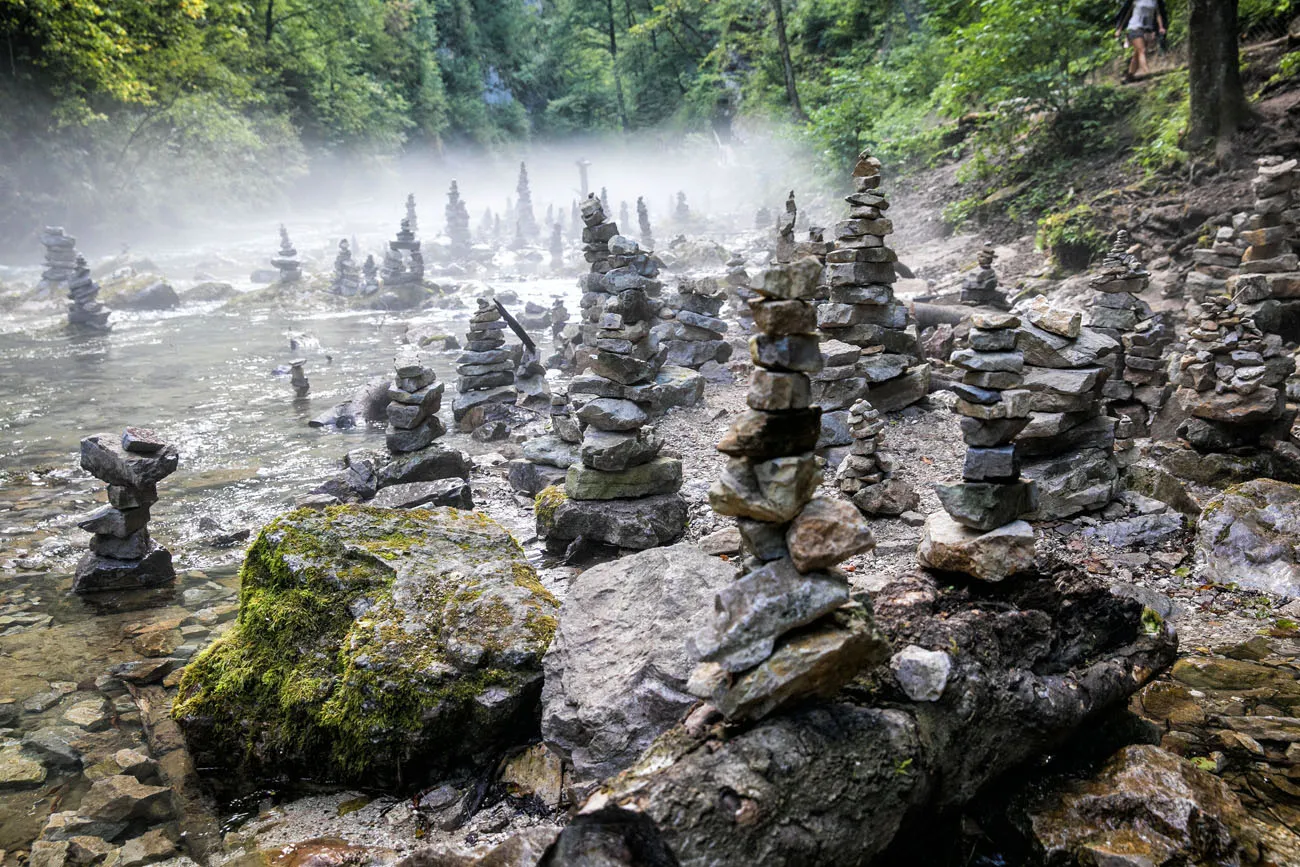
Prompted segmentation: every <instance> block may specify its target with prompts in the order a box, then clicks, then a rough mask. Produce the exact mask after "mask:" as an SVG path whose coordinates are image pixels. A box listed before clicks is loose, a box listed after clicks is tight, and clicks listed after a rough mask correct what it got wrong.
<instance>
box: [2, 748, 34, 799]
mask: <svg viewBox="0 0 1300 867" xmlns="http://www.w3.org/2000/svg"><path fill="white" fill-rule="evenodd" d="M43 782H45V766H44V765H42V764H41V763H40V762H39V761H37V760H36V759H34V758H32V757H31V756H30V755H27V754H25V753H24V752H23V748H22V747H21V746H19V745H18V744H11V745H10V746H7V747H4V748H3V749H0V791H5V790H9V789H27V788H31V787H33V786H39V785H40V784H41V783H43Z"/></svg>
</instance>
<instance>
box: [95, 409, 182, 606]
mask: <svg viewBox="0 0 1300 867" xmlns="http://www.w3.org/2000/svg"><path fill="white" fill-rule="evenodd" d="M179 463H180V455H179V454H178V453H177V451H176V447H175V446H173V445H169V444H168V443H165V442H163V441H162V440H161V439H159V438H158V436H157V435H156V434H154V433H153V431H149V430H144V429H142V428H127V429H126V431H125V432H124V433H122V435H121V436H120V437H119V436H114V435H112V434H106V433H100V434H94V435H93V436H88V437H86V438H85V439H83V440H82V441H81V468H82V469H83V470H85V471H86V472H88V473H90V474H91V475H92V476H94V477H95V478H97V479H99V480H100V481H103V482H107V483H108V505H107V506H101V507H99V508H98V509H96V510H95V511H93V512H91V513H90V514H88V515H85V516H84V517H82V519H81V520H80V521H78V522H77V526H79V527H80V528H81V529H83V530H86V531H88V532H90V533H93V534H94V535H93V536H92V537H91V540H90V553H88V554H86V555H85V556H84V557H82V558H81V561H80V562H79V563H77V572H76V577H75V578H74V579H73V582H72V592H74V593H94V592H97V591H100V590H130V589H136V588H140V587H157V586H160V585H163V584H170V583H171V582H172V581H174V580H175V578H176V572H175V570H174V569H173V568H172V555H171V552H169V551H168V550H167V549H166V548H163V547H162V546H161V545H159V544H158V543H156V542H154V541H153V540H152V539H151V538H150V537H149V529H148V524H149V507H150V506H152V505H153V504H154V503H156V502H158V483H159V482H160V481H162V480H163V479H165V478H166V477H167V476H170V475H171V474H172V473H174V472H176V467H177V465H178V464H179Z"/></svg>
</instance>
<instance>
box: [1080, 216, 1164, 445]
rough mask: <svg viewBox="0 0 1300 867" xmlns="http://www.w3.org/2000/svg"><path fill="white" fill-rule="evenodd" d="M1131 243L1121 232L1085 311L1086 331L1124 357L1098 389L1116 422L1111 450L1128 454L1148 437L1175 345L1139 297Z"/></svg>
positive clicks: (1145, 280) (1142, 276) (1141, 280)
mask: <svg viewBox="0 0 1300 867" xmlns="http://www.w3.org/2000/svg"><path fill="white" fill-rule="evenodd" d="M1130 245H1131V239H1130V238H1129V235H1128V232H1125V231H1124V230H1123V229H1120V230H1119V231H1118V232H1116V233H1115V242H1114V244H1112V245H1111V249H1110V253H1109V254H1107V256H1106V258H1105V259H1104V260H1103V261H1102V264H1101V271H1100V273H1098V274H1097V276H1095V277H1094V278H1093V279H1092V281H1091V286H1092V288H1093V289H1095V290H1097V294H1096V295H1094V296H1093V299H1092V304H1091V306H1090V307H1089V311H1088V325H1089V327H1091V328H1094V329H1096V330H1097V331H1100V332H1101V333H1102V334H1105V335H1106V336H1107V337H1110V338H1111V339H1113V340H1117V341H1119V342H1120V345H1121V346H1122V347H1123V352H1121V353H1116V354H1115V355H1114V356H1112V358H1113V364H1114V367H1113V368H1112V370H1111V372H1110V376H1109V377H1108V378H1107V380H1106V383H1105V385H1104V386H1103V387H1102V394H1103V395H1104V396H1105V397H1106V398H1107V399H1108V400H1109V402H1110V405H1109V410H1110V412H1111V414H1112V415H1114V416H1116V417H1117V418H1118V419H1119V424H1118V426H1117V428H1116V442H1115V447H1116V449H1117V450H1119V451H1128V450H1130V449H1132V447H1133V441H1134V439H1135V438H1137V437H1144V436H1147V435H1148V434H1149V433H1150V420H1151V419H1152V418H1154V417H1155V414H1156V413H1157V412H1159V411H1160V407H1161V406H1162V405H1163V404H1164V402H1165V398H1166V397H1168V390H1167V389H1166V387H1165V372H1164V369H1163V367H1164V363H1163V360H1162V358H1163V356H1164V353H1165V350H1166V349H1167V348H1168V346H1169V344H1170V343H1172V342H1173V339H1174V329H1173V326H1172V324H1171V323H1170V322H1169V321H1168V317H1167V316H1152V315H1151V307H1150V306H1149V305H1148V304H1147V303H1146V302H1145V301H1143V300H1142V299H1141V298H1139V297H1137V296H1138V294H1139V293H1141V292H1143V291H1144V290H1145V289H1146V288H1147V286H1148V284H1149V283H1150V282H1151V275H1150V274H1149V273H1147V270H1146V269H1145V268H1144V267H1142V263H1141V261H1140V260H1139V259H1138V258H1137V257H1136V256H1132V255H1130V254H1129V253H1128V248H1129V246H1130Z"/></svg>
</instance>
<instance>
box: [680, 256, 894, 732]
mask: <svg viewBox="0 0 1300 867" xmlns="http://www.w3.org/2000/svg"><path fill="white" fill-rule="evenodd" d="M820 273H821V267H820V265H818V263H817V261H816V260H815V259H803V260H800V261H798V262H795V263H792V264H783V265H778V266H777V267H775V268H773V269H771V270H769V271H766V272H765V273H764V274H762V275H761V276H760V277H759V278H758V280H757V281H756V288H757V289H758V292H759V293H760V295H761V296H762V298H761V300H758V301H755V302H754V303H753V307H754V321H755V322H756V323H757V325H758V331H759V333H758V334H756V335H755V336H754V337H752V338H751V339H750V352H751V354H752V356H753V359H754V364H755V369H754V373H753V376H752V378H751V379H750V386H749V394H748V396H747V401H748V403H749V406H750V409H749V410H748V411H746V412H744V413H742V414H741V415H740V417H739V418H737V419H736V421H735V422H734V423H733V424H732V425H731V428H730V429H729V430H728V431H727V433H726V434H725V435H724V436H723V438H722V441H721V442H720V443H718V450H719V451H721V452H723V453H724V454H726V455H727V456H728V460H727V465H726V469H725V470H724V471H723V473H722V477H721V478H720V479H719V480H718V481H717V482H716V483H714V485H713V487H712V488H710V490H709V503H710V505H712V506H713V509H714V511H715V512H717V513H718V514H720V515H725V516H729V517H735V518H736V519H737V522H738V525H739V529H740V535H741V540H742V544H743V546H744V550H745V553H746V554H748V555H749V557H750V558H751V559H750V561H749V562H750V564H751V565H750V568H749V569H748V570H747V572H746V574H745V575H744V577H742V578H740V579H739V580H738V581H736V582H735V583H734V584H732V585H730V586H729V587H727V588H725V589H724V590H722V591H720V592H719V593H718V594H717V596H716V597H715V600H714V606H713V610H714V614H713V621H712V622H711V623H710V624H709V625H708V626H706V627H705V628H704V629H702V630H701V631H700V632H699V633H697V634H696V635H694V636H692V637H691V638H690V640H689V641H688V645H687V648H688V652H689V653H690V654H691V655H692V656H693V657H694V658H695V659H696V660H698V661H699V663H700V664H699V665H698V666H697V667H696V669H695V671H694V673H693V674H692V676H691V679H690V682H689V684H688V686H687V689H688V690H689V691H690V692H691V693H692V694H693V695H696V696H699V697H700V698H703V699H706V700H707V701H708V702H710V703H711V704H712V705H713V706H714V707H716V708H717V709H718V710H719V711H720V712H721V713H722V714H723V716H725V717H726V718H728V719H730V720H752V719H758V718H761V717H763V716H766V715H767V714H769V713H771V712H772V711H774V710H777V709H778V708H780V707H782V706H784V705H786V704H789V703H792V702H796V701H800V700H803V699H807V698H809V697H814V696H820V697H825V696H829V695H832V694H834V693H835V692H836V691H838V690H839V688H840V687H841V686H843V685H844V684H845V683H847V682H848V681H850V680H852V679H853V677H854V676H856V675H857V674H858V672H859V671H861V670H862V669H863V668H864V667H866V666H869V665H875V664H878V663H880V662H882V661H883V660H884V659H885V658H886V657H887V655H888V645H887V643H886V642H885V641H884V640H883V639H882V638H881V637H880V635H879V634H878V633H877V631H876V629H875V626H874V624H873V623H872V619H871V614H870V612H869V611H868V610H867V609H866V608H865V607H864V606H863V605H862V604H861V603H858V602H855V601H850V598H849V582H848V578H847V577H846V576H845V575H844V573H843V572H841V571H839V570H837V569H836V568H835V566H836V564H838V563H841V562H843V561H844V560H847V559H848V558H850V557H852V556H854V555H856V554H860V553H862V552H865V551H868V550H870V549H871V548H873V547H874V546H875V539H874V538H873V537H872V535H871V531H870V530H869V529H868V528H867V526H866V524H865V523H864V521H863V518H862V516H861V515H860V514H859V513H858V510H857V509H855V508H854V507H853V506H852V505H850V504H849V503H846V502H844V501H842V500H832V499H828V498H814V497H815V494H816V492H817V488H818V486H819V485H820V484H821V481H822V470H821V467H820V466H819V464H818V460H817V456H816V455H815V454H814V452H813V447H814V446H815V444H816V442H817V436H818V431H819V429H820V424H819V420H818V417H819V416H820V414H821V410H820V409H819V408H817V407H815V406H809V400H810V399H811V395H812V389H811V383H810V382H809V379H808V374H809V373H812V372H815V371H816V370H817V369H818V368H820V367H821V364H822V354H821V351H820V349H819V347H818V337H817V333H816V330H815V328H816V311H815V309H814V306H813V303H812V301H813V298H814V297H815V295H816V293H817V284H818V278H819V276H820Z"/></svg>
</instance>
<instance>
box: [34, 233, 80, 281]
mask: <svg viewBox="0 0 1300 867" xmlns="http://www.w3.org/2000/svg"><path fill="white" fill-rule="evenodd" d="M41 246H43V247H44V248H45V270H43V271H42V272H41V282H40V283H39V284H37V287H36V288H37V289H39V290H41V291H42V292H50V293H53V292H58V291H60V290H63V289H66V288H69V284H71V283H72V280H73V278H75V277H76V276H77V269H78V267H79V266H78V264H77V263H78V261H79V259H80V257H79V256H78V255H77V239H76V238H74V237H72V236H71V235H67V234H65V233H64V231H63V227H62V226H46V227H45V231H43V232H41Z"/></svg>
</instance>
